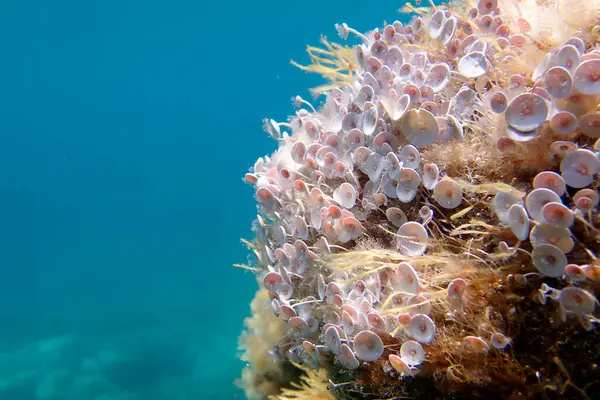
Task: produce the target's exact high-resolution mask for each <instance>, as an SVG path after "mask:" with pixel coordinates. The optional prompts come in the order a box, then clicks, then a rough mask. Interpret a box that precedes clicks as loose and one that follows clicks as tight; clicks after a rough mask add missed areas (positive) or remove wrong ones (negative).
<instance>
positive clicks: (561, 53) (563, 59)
mask: <svg viewBox="0 0 600 400" xmlns="http://www.w3.org/2000/svg"><path fill="white" fill-rule="evenodd" d="M551 54H552V58H551V60H550V65H551V66H555V65H558V66H561V67H564V68H566V69H567V70H569V71H571V72H573V71H574V70H575V68H577V66H578V65H579V63H580V62H581V56H580V54H579V50H578V49H577V47H575V46H573V45H570V44H565V45H563V46H561V47H559V48H558V49H557V51H556V52H552V53H551Z"/></svg>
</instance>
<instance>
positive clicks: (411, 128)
mask: <svg viewBox="0 0 600 400" xmlns="http://www.w3.org/2000/svg"><path fill="white" fill-rule="evenodd" d="M400 129H401V131H402V134H403V135H404V137H405V138H406V139H407V140H408V141H409V142H410V143H411V144H412V145H414V146H415V147H417V148H421V147H425V146H427V145H430V144H431V143H433V142H435V140H436V139H437V137H438V132H439V128H438V124H437V120H436V119H435V116H434V115H433V114H432V113H430V112H429V111H427V110H425V109H422V108H421V109H412V110H409V111H408V112H406V114H405V115H404V117H402V120H401V127H400Z"/></svg>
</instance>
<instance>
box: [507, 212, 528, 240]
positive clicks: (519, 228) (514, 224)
mask: <svg viewBox="0 0 600 400" xmlns="http://www.w3.org/2000/svg"><path fill="white" fill-rule="evenodd" d="M508 222H509V224H510V230H511V231H512V232H513V233H514V234H515V236H516V237H517V238H518V239H519V240H525V239H527V237H528V236H529V217H528V216H527V211H526V210H525V207H523V206H522V205H521V204H513V205H512V206H511V207H510V209H509V210H508Z"/></svg>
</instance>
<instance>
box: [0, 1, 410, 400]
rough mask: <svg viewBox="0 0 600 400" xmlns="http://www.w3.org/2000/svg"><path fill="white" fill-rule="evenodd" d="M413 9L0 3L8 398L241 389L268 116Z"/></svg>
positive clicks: (1, 301) (285, 108) (2, 367)
mask: <svg viewBox="0 0 600 400" xmlns="http://www.w3.org/2000/svg"><path fill="white" fill-rule="evenodd" d="M399 6H401V4H377V5H370V6H368V7H367V6H366V5H365V3H364V2H359V1H354V0H348V1H344V2H334V1H331V2H327V3H326V4H325V2H323V1H316V0H309V1H305V2H302V3H296V2H289V3H288V2H276V1H271V2H266V1H265V2H258V3H257V2H254V3H248V2H238V3H236V2H211V3H209V4H207V3H206V2H201V1H187V0H182V1H177V2H167V1H162V2H158V1H151V0H150V1H127V0H125V1H114V0H105V1H64V0H62V1H61V0H58V1H55V2H49V1H41V0H4V1H2V2H0V49H2V55H1V57H2V61H1V62H0V141H1V142H0V271H1V276H0V399H3V400H4V399H6V400H28V399H48V400H70V399H73V400H88V399H89V400H100V399H102V400H109V399H110V400H125V399H127V400H142V399H143V400H154V399H156V400H162V399H165V400H166V399H169V400H179V399H182V400H183V399H186V400H187V399H230V398H243V394H242V393H241V392H240V391H239V390H237V389H236V388H235V387H234V386H233V384H232V382H233V381H234V380H235V379H236V377H237V376H238V375H239V373H240V369H241V367H242V364H241V362H240V361H238V360H237V358H236V354H237V350H236V346H237V336H238V334H239V332H240V331H241V329H242V326H243V318H244V317H245V316H246V315H247V314H248V312H249V307H248V304H249V301H250V300H251V298H252V296H253V294H254V290H255V288H256V285H255V281H254V279H253V277H252V276H251V275H250V274H245V273H244V272H242V271H241V270H236V269H234V268H233V267H231V264H232V263H236V262H245V260H246V258H247V253H246V251H245V249H244V247H243V246H242V245H241V244H240V243H239V240H238V238H240V237H249V236H250V224H251V221H252V219H253V218H254V213H255V204H254V200H253V198H252V195H253V193H252V190H251V188H250V187H247V186H246V185H245V184H244V183H242V181H241V179H240V178H241V177H242V176H243V174H244V172H245V171H246V170H247V169H248V167H249V166H250V165H252V164H253V162H254V160H255V159H256V158H257V157H258V156H261V155H263V154H266V153H270V152H272V151H273V150H274V149H275V143H274V142H273V141H272V140H271V139H269V138H268V137H267V135H266V134H264V133H263V132H262V128H261V120H262V118H263V117H266V116H269V117H273V118H275V119H279V120H283V119H285V117H286V116H287V115H288V114H290V113H291V112H292V110H293V109H292V106H291V103H290V101H289V99H290V98H291V97H292V96H293V95H296V94H301V95H303V96H305V97H309V96H308V94H307V92H306V90H305V89H306V88H307V87H310V86H315V85H316V84H318V83H319V82H320V81H319V79H318V78H316V77H313V76H310V75H306V74H305V73H303V72H301V71H299V70H297V69H295V68H294V67H292V66H291V65H290V64H289V60H290V58H294V59H295V60H297V61H300V62H306V61H307V57H306V56H305V54H304V48H305V45H306V44H317V42H318V39H319V35H320V34H321V33H324V34H326V35H327V36H328V37H330V38H335V37H336V34H335V30H334V28H333V24H334V23H335V22H342V21H347V22H348V23H349V24H350V25H352V26H353V27H356V28H357V29H359V30H366V29H369V28H371V27H373V26H376V25H379V24H380V23H381V22H382V20H383V19H384V18H387V19H388V20H390V21H391V20H393V19H395V18H398V17H399V15H398V14H397V13H395V9H396V8H397V7H399Z"/></svg>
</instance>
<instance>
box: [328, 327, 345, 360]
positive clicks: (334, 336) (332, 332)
mask: <svg viewBox="0 0 600 400" xmlns="http://www.w3.org/2000/svg"><path fill="white" fill-rule="evenodd" d="M325 345H326V346H327V348H329V351H331V352H332V353H333V354H336V355H338V354H340V350H341V346H342V341H341V339H340V333H339V332H338V330H337V328H335V327H333V326H330V327H329V328H327V330H326V331H325Z"/></svg>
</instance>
